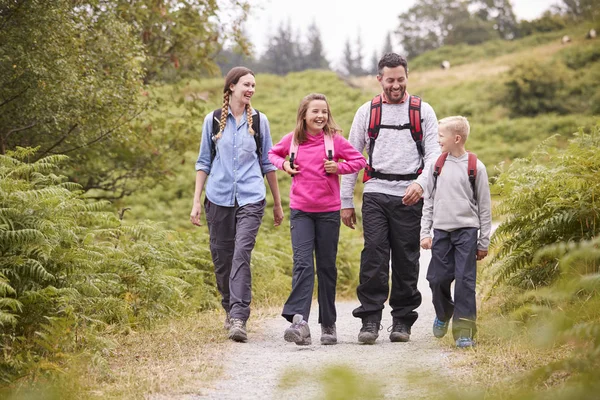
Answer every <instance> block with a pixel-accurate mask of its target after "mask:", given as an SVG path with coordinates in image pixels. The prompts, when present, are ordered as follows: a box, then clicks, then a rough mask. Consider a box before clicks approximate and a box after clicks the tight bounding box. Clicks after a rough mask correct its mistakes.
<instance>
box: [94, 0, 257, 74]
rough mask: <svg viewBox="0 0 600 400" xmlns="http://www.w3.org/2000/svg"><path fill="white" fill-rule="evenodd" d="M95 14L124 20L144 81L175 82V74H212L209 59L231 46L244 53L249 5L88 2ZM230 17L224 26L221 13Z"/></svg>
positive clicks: (173, 0) (202, 0)
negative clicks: (137, 47)
mask: <svg viewBox="0 0 600 400" xmlns="http://www.w3.org/2000/svg"><path fill="white" fill-rule="evenodd" d="M88 3H91V4H92V5H93V7H92V8H93V10H94V13H96V14H103V13H105V12H107V11H109V10H112V11H114V12H116V13H117V15H118V16H119V17H120V18H121V19H122V20H124V21H126V22H127V23H128V24H129V25H130V26H131V28H132V29H133V33H134V34H135V35H136V36H137V37H138V38H140V39H141V41H142V43H143V45H144V50H145V53H146V59H145V60H144V69H145V71H146V74H145V76H144V82H145V83H148V82H150V81H153V80H164V79H169V80H174V79H175V78H176V77H177V76H180V75H182V74H183V75H194V76H197V75H198V74H199V73H206V72H208V73H214V72H216V71H217V70H218V69H217V65H216V64H215V62H214V60H213V59H212V57H213V56H214V55H215V54H216V53H217V52H218V51H219V50H220V49H221V48H222V47H223V46H224V45H225V43H226V42H228V41H232V40H233V42H235V43H237V44H238V45H239V46H240V47H241V48H242V49H244V52H246V53H248V43H247V41H246V40H245V38H244V35H243V24H244V22H245V20H246V16H247V14H248V11H249V8H250V5H249V2H248V1H245V0H220V1H215V0H186V1H180V0H114V1H111V2H105V1H101V0H88ZM225 12H227V13H229V14H231V15H232V16H231V18H232V21H227V23H224V22H223V21H221V20H220V17H219V16H220V14H224V13H225Z"/></svg>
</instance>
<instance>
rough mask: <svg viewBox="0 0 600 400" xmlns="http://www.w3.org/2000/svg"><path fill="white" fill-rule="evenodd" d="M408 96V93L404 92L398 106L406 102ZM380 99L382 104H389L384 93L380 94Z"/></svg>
mask: <svg viewBox="0 0 600 400" xmlns="http://www.w3.org/2000/svg"><path fill="white" fill-rule="evenodd" d="M409 96H410V95H409V94H408V92H404V97H403V98H402V100H400V103H398V104H402V103H404V102H405V101H406V100H408V97H409ZM381 99H382V100H383V104H389V101H388V98H387V96H386V95H385V92H381Z"/></svg>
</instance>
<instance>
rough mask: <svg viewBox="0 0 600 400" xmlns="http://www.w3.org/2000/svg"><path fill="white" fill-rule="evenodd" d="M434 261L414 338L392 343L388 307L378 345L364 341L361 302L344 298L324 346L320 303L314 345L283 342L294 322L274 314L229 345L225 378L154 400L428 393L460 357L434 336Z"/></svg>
mask: <svg viewBox="0 0 600 400" xmlns="http://www.w3.org/2000/svg"><path fill="white" fill-rule="evenodd" d="M429 258H430V252H429V251H427V252H425V251H422V253H421V274H420V275H421V276H420V279H419V289H420V290H421V293H422V295H423V303H422V305H421V306H420V308H419V309H418V312H419V319H418V320H417V322H416V323H415V325H414V326H413V328H412V335H411V340H410V342H408V343H391V342H390V341H389V338H388V336H389V333H388V332H387V328H388V327H389V326H390V325H391V316H390V314H389V311H390V310H389V308H386V309H385V310H384V314H383V320H382V325H383V330H381V331H380V335H379V338H378V340H377V343H376V344H375V345H371V346H369V345H361V344H358V342H357V335H358V331H359V329H360V327H361V323H360V320H359V319H356V318H354V317H352V314H351V313H352V309H353V308H354V307H356V306H357V304H358V303H357V302H338V303H337V310H338V321H337V331H338V342H339V343H338V344H337V345H335V346H322V345H321V344H320V340H319V339H320V327H319V325H318V324H317V323H316V322H315V321H316V316H317V307H318V306H317V304H316V302H315V304H314V312H312V315H311V320H310V321H309V323H310V327H311V334H312V340H313V345H311V346H305V347H301V346H296V345H295V344H293V343H287V342H285V341H284V340H283V331H284V330H285V328H286V327H287V326H288V325H289V324H288V323H287V322H286V321H285V320H284V319H283V318H281V317H273V318H268V319H266V320H264V322H263V323H261V325H260V326H259V327H254V329H251V330H250V332H249V341H248V343H230V344H229V345H228V346H227V347H226V348H227V351H226V353H225V354H223V355H222V356H223V362H224V373H223V375H222V378H221V379H220V380H218V381H215V382H212V383H211V384H210V386H207V385H206V384H205V385H203V386H204V387H199V388H198V394H189V395H185V396H181V395H179V396H164V395H162V396H160V397H153V399H159V398H160V399H165V398H177V399H281V398H285V399H289V400H291V399H314V398H331V397H332V396H333V395H334V394H335V396H338V397H336V398H348V396H347V395H344V394H343V392H344V391H351V392H353V393H351V394H350V395H351V396H355V398H362V395H361V396H358V395H359V394H360V393H358V392H357V391H359V392H360V391H361V390H362V391H366V392H365V394H364V396H365V397H366V398H400V397H401V398H410V399H419V398H423V399H425V398H429V397H430V396H431V394H432V391H431V388H432V387H440V385H439V378H440V377H443V381H445V382H448V381H451V379H448V378H449V377H450V375H453V374H454V373H455V372H454V370H452V369H451V368H450V365H451V362H450V361H451V359H453V360H456V357H460V354H459V353H457V352H456V351H454V350H452V349H451V347H450V346H448V345H447V343H446V344H440V342H439V340H437V339H435V338H434V337H433V335H432V333H431V324H432V321H433V318H434V316H435V314H434V311H433V306H432V305H431V291H430V290H429V287H428V285H427V281H426V279H425V273H426V269H427V266H428V264H429ZM249 323H251V320H250V322H249ZM331 368H334V369H331ZM344 376H345V377H346V379H345V380H344V378H343V377H344ZM434 382H438V383H437V384H436V383H434ZM431 383H434V384H433V385H432V384H431ZM336 385H337V386H336ZM442 386H446V385H442ZM332 391H333V392H332ZM369 393H370V394H371V395H369Z"/></svg>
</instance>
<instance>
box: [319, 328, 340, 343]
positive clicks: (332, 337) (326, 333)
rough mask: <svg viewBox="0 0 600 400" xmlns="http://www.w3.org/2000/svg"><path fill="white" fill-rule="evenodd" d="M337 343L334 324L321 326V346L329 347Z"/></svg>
mask: <svg viewBox="0 0 600 400" xmlns="http://www.w3.org/2000/svg"><path fill="white" fill-rule="evenodd" d="M336 343H337V332H336V329H335V324H333V325H331V326H325V325H321V344H324V345H330V344H336Z"/></svg>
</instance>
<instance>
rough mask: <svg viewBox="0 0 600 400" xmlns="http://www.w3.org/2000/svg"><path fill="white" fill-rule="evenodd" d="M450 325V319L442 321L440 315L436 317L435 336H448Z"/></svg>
mask: <svg viewBox="0 0 600 400" xmlns="http://www.w3.org/2000/svg"><path fill="white" fill-rule="evenodd" d="M449 325H450V321H446V322H444V321H442V320H440V319H439V318H438V317H435V319H434V320H433V336H435V337H436V338H438V339H439V338H443V337H444V336H446V332H448V326H449Z"/></svg>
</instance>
